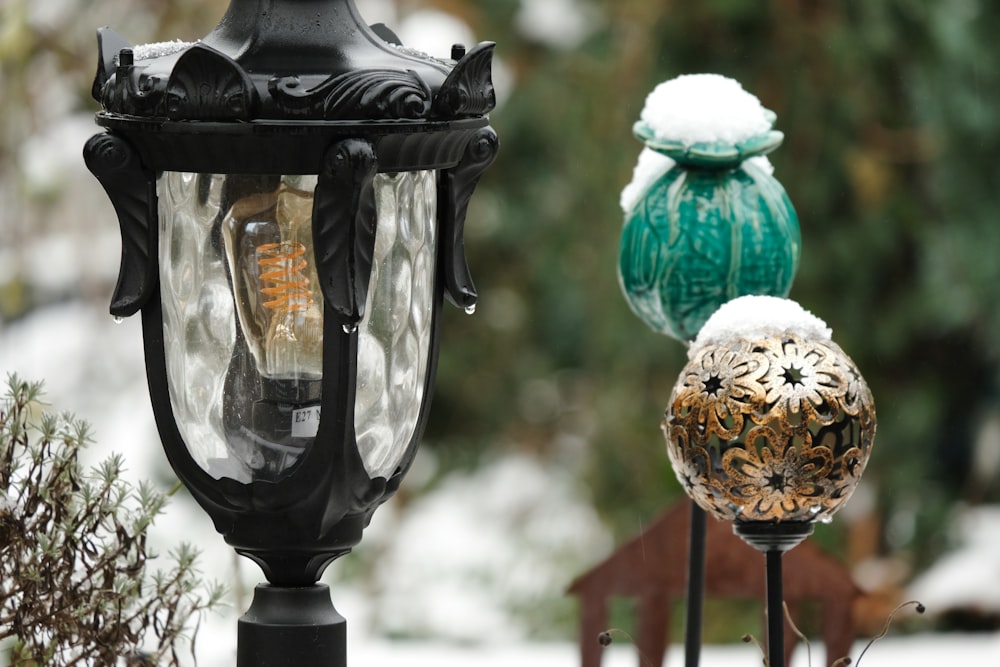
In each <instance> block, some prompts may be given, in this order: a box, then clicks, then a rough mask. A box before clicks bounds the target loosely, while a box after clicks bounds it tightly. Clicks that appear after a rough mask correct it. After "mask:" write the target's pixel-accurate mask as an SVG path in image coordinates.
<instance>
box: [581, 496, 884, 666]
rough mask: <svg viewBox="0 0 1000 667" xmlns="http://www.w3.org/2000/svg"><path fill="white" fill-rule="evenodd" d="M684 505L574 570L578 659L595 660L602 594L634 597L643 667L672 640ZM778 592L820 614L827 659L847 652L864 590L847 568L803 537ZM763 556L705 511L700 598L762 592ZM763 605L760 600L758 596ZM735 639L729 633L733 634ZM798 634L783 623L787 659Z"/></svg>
mask: <svg viewBox="0 0 1000 667" xmlns="http://www.w3.org/2000/svg"><path fill="white" fill-rule="evenodd" d="M689 526H690V510H689V503H688V502H687V501H683V502H679V503H678V504H676V505H675V506H673V507H672V508H670V509H669V510H667V512H666V513H664V514H663V515H662V516H660V517H659V518H658V519H657V520H656V522H655V523H653V524H651V525H650V526H648V527H647V528H646V529H645V530H643V531H642V533H640V534H639V535H637V536H636V537H634V538H632V539H631V540H630V541H629V542H627V543H625V544H624V545H622V546H621V547H620V548H619V549H617V550H616V551H615V552H614V553H612V554H611V555H610V556H608V557H607V558H606V559H605V560H604V561H603V562H601V563H600V564H598V565H597V566H595V567H594V568H593V569H591V570H590V571H589V572H586V573H584V574H582V575H581V576H579V577H578V578H577V579H576V580H575V581H574V582H573V583H572V584H571V585H570V587H569V591H568V592H569V593H571V594H572V595H576V596H577V597H579V598H580V615H581V638H580V639H581V652H582V665H583V667H599V665H600V664H601V651H602V648H603V647H602V646H601V645H600V643H599V642H598V636H599V635H600V633H602V632H603V631H605V630H607V629H608V601H609V600H610V599H611V598H615V597H625V598H635V599H636V600H637V602H638V604H637V607H636V622H637V626H638V627H637V628H636V629H635V631H634V635H635V641H636V648H637V649H638V650H639V656H640V657H639V660H640V666H641V667H660V665H662V664H663V660H664V657H665V656H666V651H667V646H668V645H669V643H670V637H669V622H670V609H671V605H672V603H673V601H674V600H678V599H684V597H685V595H686V591H687V588H686V581H687V551H688V535H689ZM783 567H784V598H785V603H786V604H787V605H788V609H789V613H790V614H791V616H792V618H796V617H797V611H798V609H799V608H800V606H801V604H802V603H803V602H806V601H817V602H818V603H819V605H820V610H821V611H820V613H821V616H822V637H823V643H824V644H825V646H826V656H827V658H826V664H828V665H829V664H831V663H833V662H834V661H835V660H837V659H839V658H842V657H844V656H846V655H847V654H848V652H849V651H850V648H851V644H852V642H853V641H854V637H855V631H854V625H853V621H852V614H851V609H852V606H853V605H854V602H855V600H856V599H858V598H859V597H860V596H862V595H864V593H863V592H862V591H861V589H860V588H858V586H857V585H856V584H855V582H854V580H853V579H852V578H851V576H850V574H849V573H848V571H847V568H846V567H845V566H844V565H843V564H841V563H839V562H838V561H836V560H835V559H833V558H831V557H830V556H829V555H827V554H826V553H824V552H823V551H822V550H820V549H819V548H818V547H817V546H816V545H814V544H812V543H811V542H809V541H808V540H807V541H806V542H804V543H802V544H800V545H799V546H797V547H795V548H794V549H792V550H791V551H789V552H787V553H786V554H785V556H784V565H783ZM764 593H765V582H764V556H763V554H761V553H760V552H759V551H757V550H755V549H753V548H752V547H750V546H748V545H747V544H745V543H744V542H743V541H742V540H741V539H740V538H738V537H737V536H736V535H734V534H733V531H732V526H731V524H729V523H725V522H722V521H717V520H714V519H712V518H711V517H709V519H708V530H707V535H706V582H705V596H706V598H756V599H759V600H761V601H763V600H764ZM762 609H763V602H762ZM735 639H737V638H735V637H734V640H735ZM796 641H797V637H796V636H795V634H794V633H793V632H792V631H791V629H790V628H789V627H788V626H787V622H786V628H785V664H790V663H789V660H790V657H791V652H792V649H793V648H794V647H795V643H796Z"/></svg>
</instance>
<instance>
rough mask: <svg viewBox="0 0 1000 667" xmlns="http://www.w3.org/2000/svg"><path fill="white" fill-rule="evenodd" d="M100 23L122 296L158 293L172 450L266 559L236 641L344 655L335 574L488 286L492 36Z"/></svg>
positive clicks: (222, 522)
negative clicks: (448, 308) (202, 33)
mask: <svg viewBox="0 0 1000 667" xmlns="http://www.w3.org/2000/svg"><path fill="white" fill-rule="evenodd" d="M98 39H99V47H100V54H99V60H98V70H97V76H96V79H95V82H94V96H95V98H96V99H97V100H98V101H99V102H100V103H101V104H102V106H103V110H102V111H101V112H99V113H98V114H97V123H98V124H99V125H101V126H103V127H104V128H105V129H106V132H105V133H102V134H99V135H96V136H95V137H93V138H92V139H91V140H90V141H89V142H88V143H87V146H86V148H85V150H84V154H85V158H86V161H87V165H88V167H89V168H90V170H91V171H92V172H93V173H94V174H95V176H97V178H98V179H99V180H100V182H101V184H102V185H103V186H104V188H105V190H106V191H107V193H108V195H109V197H110V198H111V200H112V203H113V204H114V207H115V210H116V212H117V214H118V217H119V222H120V225H121V230H122V239H123V253H122V265H121V274H120V278H119V282H118V286H117V288H116V291H115V295H114V298H113V301H112V304H111V312H112V314H113V315H114V316H116V317H127V316H130V315H133V314H134V313H136V312H138V311H140V310H141V311H142V320H143V338H144V342H145V352H146V365H147V374H148V379H149V388H150V396H151V399H152V404H153V409H154V414H155V416H156V421H157V426H158V429H159V432H160V436H161V439H162V441H163V445H164V449H165V451H166V454H167V458H168V460H169V461H170V464H171V466H172V467H173V469H174V470H175V471H176V473H177V475H178V477H179V478H180V479H181V480H182V481H183V482H184V484H185V485H186V486H187V487H188V489H189V490H190V491H191V493H192V495H193V496H194V497H195V498H196V499H197V501H198V502H199V503H200V504H201V506H202V507H203V508H204V509H205V510H206V511H207V512H208V513H209V515H210V516H211V517H212V519H213V521H214V523H215V526H216V528H217V529H218V531H219V532H220V533H222V535H223V536H224V537H225V539H226V541H227V542H228V543H229V544H230V545H232V546H233V547H234V548H235V549H236V551H238V552H239V553H240V554H242V555H245V556H247V557H249V558H251V559H252V560H254V561H255V562H257V563H258V564H259V565H260V566H261V568H262V569H263V571H264V574H265V575H266V577H267V579H268V582H269V585H262V586H259V587H258V589H257V592H256V594H255V599H254V603H253V606H252V607H251V609H250V611H248V612H247V614H246V615H245V616H244V617H243V618H242V619H241V621H240V640H239V651H238V656H239V657H238V664H239V665H241V666H248V665H258V664H259V665H270V664H292V663H295V664H304V665H311V664H324V665H326V664H343V663H344V662H345V657H344V655H345V653H346V650H345V640H344V621H343V619H342V618H341V617H340V616H339V615H338V614H337V613H336V611H335V610H334V609H333V606H332V605H331V604H330V599H329V593H328V591H327V590H326V588H325V587H324V586H321V585H316V582H317V581H318V579H319V577H320V575H321V574H322V572H323V570H324V569H325V567H326V566H327V565H328V564H329V563H330V562H331V561H333V560H334V559H335V558H337V557H339V556H341V555H343V554H345V553H347V552H348V551H350V549H351V548H352V547H353V546H354V545H355V544H357V542H358V541H359V540H360V538H361V533H362V530H363V528H364V527H365V526H366V525H367V523H368V521H369V520H370V518H371V516H372V513H373V512H374V511H375V509H376V508H377V507H378V506H379V505H380V504H381V503H383V502H384V501H385V500H386V499H388V497H389V496H390V495H392V493H393V492H394V491H395V490H396V489H397V487H398V486H399V484H400V481H401V480H402V477H403V475H404V474H405V473H406V471H407V469H408V467H409V465H410V463H411V461H412V460H413V457H414V455H415V453H416V448H417V445H418V442H419V439H420V436H421V433H422V430H423V426H424V423H425V421H426V418H427V413H428V405H429V402H430V396H431V391H432V385H433V379H434V374H435V366H436V358H437V351H438V340H439V324H440V313H439V311H440V305H441V303H442V301H443V297H444V296H447V297H448V299H449V300H450V301H452V302H453V303H455V304H456V305H458V306H460V307H462V308H466V309H468V310H471V309H472V308H473V306H474V305H475V301H476V291H475V288H474V286H473V283H472V280H471V278H470V276H469V272H468V268H467V266H466V262H465V257H464V241H463V227H464V221H465V215H466V209H467V206H468V203H469V200H470V197H471V195H472V193H473V190H474V189H475V186H476V184H477V181H478V179H479V177H480V175H481V174H482V172H483V171H484V170H485V169H486V168H487V167H488V166H489V164H490V163H491V162H492V160H493V159H494V157H495V155H496V151H497V147H498V144H497V139H496V135H495V133H494V132H493V130H492V129H491V128H490V127H489V122H488V118H487V114H488V113H489V111H490V110H491V109H492V108H493V106H494V104H495V96H494V92H493V87H492V82H491V63H492V52H493V44H491V43H484V44H480V45H479V46H477V47H475V48H473V49H472V50H470V51H469V52H468V53H466V51H465V49H464V47H461V46H456V47H453V48H452V50H451V57H450V58H434V57H431V56H428V55H425V54H422V53H419V52H416V51H414V50H411V49H407V48H405V47H404V46H402V45H401V44H400V43H399V40H398V39H397V38H396V37H395V35H393V34H392V32H391V31H389V30H388V29H387V28H385V27H384V26H381V25H379V26H372V27H369V26H367V25H365V24H364V22H363V21H362V20H361V18H360V16H359V14H358V12H357V9H356V8H355V7H354V4H353V2H352V0H323V1H313V2H304V1H302V0H232V1H231V4H230V7H229V9H228V12H227V13H226V15H225V17H224V18H223V19H222V21H221V22H220V24H219V25H218V26H217V27H216V28H215V29H214V30H213V31H212V32H210V33H209V34H208V35H207V36H206V37H205V38H204V39H202V40H200V41H198V42H196V43H191V44H187V43H181V42H167V43H161V44H153V45H145V46H136V47H132V46H130V45H128V44H127V43H126V42H125V40H124V39H122V38H121V37H119V36H118V35H116V34H115V33H114V32H112V31H110V30H109V29H107V28H105V29H102V30H101V31H99V33H98ZM331 660H333V661H335V662H333V663H331Z"/></svg>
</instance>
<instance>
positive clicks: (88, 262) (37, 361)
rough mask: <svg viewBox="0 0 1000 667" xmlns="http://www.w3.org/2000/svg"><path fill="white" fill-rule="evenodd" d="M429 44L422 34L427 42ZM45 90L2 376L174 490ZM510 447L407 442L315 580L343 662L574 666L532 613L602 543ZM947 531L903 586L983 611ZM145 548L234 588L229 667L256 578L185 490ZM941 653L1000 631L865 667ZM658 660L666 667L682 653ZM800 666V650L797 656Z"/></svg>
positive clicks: (894, 651)
mask: <svg viewBox="0 0 1000 667" xmlns="http://www.w3.org/2000/svg"><path fill="white" fill-rule="evenodd" d="M60 5H61V3H60V2H51V3H50V2H45V3H37V2H36V3H33V4H32V5H31V7H32V11H33V12H34V13H35V14H34V17H33V19H32V20H34V21H36V22H38V23H40V24H42V25H44V24H45V23H46V22H55V21H56V20H57V19H56V17H57V16H58V14H57V13H56V12H58V11H59V7H60ZM358 5H359V8H360V9H361V11H362V13H363V14H364V15H365V17H366V18H367V19H368V20H369V21H371V22H378V21H384V22H386V23H387V24H389V25H392V26H394V27H396V28H397V32H398V33H399V34H400V36H401V37H402V39H403V41H404V43H406V44H408V45H410V46H413V47H416V48H422V49H424V50H428V51H432V50H433V49H434V48H435V46H436V45H439V44H442V43H448V44H450V43H452V42H464V43H474V42H476V41H478V39H477V37H478V36H476V35H473V34H472V33H471V30H470V29H469V28H468V26H466V25H465V24H463V23H462V22H461V21H459V20H458V19H456V18H454V17H453V16H451V15H448V14H446V13H443V12H440V11H436V10H434V11H431V10H428V11H423V12H414V13H408V14H406V15H405V16H401V15H400V13H399V12H398V10H397V8H396V4H395V3H394V2H392V1H390V0H359V2H358ZM589 7H590V5H586V7H583V6H576V4H575V2H574V0H545V1H544V2H543V1H542V0H524V1H523V2H522V3H521V5H520V9H519V10H518V12H517V13H516V15H515V24H516V25H517V26H518V27H519V29H520V30H522V31H523V32H524V34H525V35H526V36H529V37H531V38H532V39H536V40H550V41H551V44H550V46H552V47H553V48H558V49H572V48H573V47H574V46H575V45H576V44H578V43H579V40H582V39H583V38H584V37H586V35H587V34H588V32H589V30H590V29H591V26H592V25H593V22H594V21H595V20H596V18H595V15H594V10H592V9H590V8H589ZM557 27H558V29H557ZM428 35H433V42H432V43H426V42H424V41H423V40H424V39H425V38H426V37H427V36H428ZM496 79H497V86H498V90H499V93H500V103H501V105H502V104H503V101H504V99H505V96H506V95H509V94H510V89H511V86H512V83H511V80H510V74H509V72H508V70H507V67H506V65H505V64H504V63H503V62H499V63H498V65H497V69H496ZM49 94H50V95H51V96H52V99H51V100H49V101H48V103H47V104H46V105H44V106H45V108H47V109H49V110H50V112H51V114H52V117H51V118H50V119H47V120H48V121H49V122H47V123H45V127H46V128H47V129H45V130H44V131H42V132H40V133H38V134H34V135H32V136H31V137H30V138H28V139H27V140H26V141H24V142H23V144H22V145H21V148H20V152H19V154H18V155H17V160H18V161H19V163H20V165H21V170H22V172H23V174H24V178H25V186H26V189H27V190H28V191H31V192H35V193H38V192H46V191H48V190H53V191H54V190H56V189H58V190H59V191H60V192H61V193H62V196H61V197H59V198H56V199H53V200H52V201H50V202H48V203H47V204H46V208H45V216H44V220H45V222H44V224H42V225H40V226H39V227H38V228H31V229H28V228H27V225H26V223H25V222H24V221H25V220H27V219H28V216H27V215H25V214H24V211H23V210H22V209H20V208H19V207H20V206H21V204H19V203H18V201H17V200H16V198H14V197H13V196H12V195H11V192H10V189H9V188H7V187H3V188H0V195H2V196H3V197H4V204H5V209H6V215H4V217H3V224H4V228H3V230H2V231H3V232H4V236H7V237H8V238H10V237H16V238H18V239H19V241H20V242H19V243H18V244H17V245H16V246H14V245H13V244H11V245H6V246H4V247H0V285H2V284H5V283H7V282H8V279H9V278H10V277H11V276H14V275H18V274H24V275H29V276H30V282H31V285H30V286H31V290H32V292H33V298H34V299H35V300H36V301H37V302H38V303H40V304H43V305H42V306H41V307H39V308H37V309H36V310H34V311H33V312H31V313H30V314H29V315H28V316H26V317H23V318H21V319H18V320H16V321H13V322H3V321H0V373H4V374H6V373H8V372H16V373H18V374H20V375H21V376H23V377H25V378H27V379H43V380H44V381H45V383H46V389H47V396H48V400H49V402H50V403H51V404H52V405H53V406H54V407H56V408H57V409H59V410H69V411H72V412H74V413H76V414H77V415H78V416H80V417H83V418H85V419H87V420H88V421H90V422H91V423H92V424H93V425H94V433H95V437H96V441H97V443H98V445H97V446H95V447H94V448H93V450H92V451H91V452H90V457H91V460H92V461H94V462H96V461H97V460H98V459H100V458H103V457H104V456H106V455H107V454H108V453H109V452H111V451H116V452H121V453H123V454H124V455H125V457H126V460H127V464H128V468H129V471H130V475H131V476H133V477H134V478H135V479H137V480H138V479H143V478H146V479H153V480H156V481H158V482H159V483H160V484H161V486H162V487H163V488H169V487H170V486H171V485H172V474H171V473H170V471H169V470H168V468H167V464H166V461H165V459H164V456H163V454H162V450H161V448H160V445H159V442H158V438H157V435H156V429H155V426H154V423H153V418H152V414H151V411H150V408H149V404H148V395H147V392H146V387H145V374H144V366H143V359H142V348H141V335H140V330H139V329H140V327H139V321H138V318H137V317H136V318H131V319H129V320H126V321H125V322H123V323H120V324H117V323H115V322H114V321H113V320H112V318H111V317H110V316H109V315H108V314H107V300H108V299H109V297H110V286H111V285H113V283H114V280H115V278H116V276H117V267H118V258H119V250H120V242H119V238H118V231H117V224H116V223H115V217H114V213H113V210H112V209H111V206H110V204H109V202H108V201H107V198H106V196H105V195H104V193H103V191H102V190H101V189H100V188H99V187H98V186H97V184H96V182H95V181H94V180H93V178H92V176H91V175H90V174H89V173H88V172H87V171H86V170H85V168H84V166H83V164H82V160H81V158H80V151H81V147H82V146H83V143H84V142H85V141H86V139H87V138H88V137H89V136H90V135H91V134H93V133H94V132H95V127H94V125H93V121H92V115H91V114H89V113H87V114H75V113H65V112H64V110H66V109H69V108H71V106H72V105H71V101H70V100H67V99H63V98H60V94H61V93H60V92H59V89H58V88H55V89H54V90H53V92H51V93H49ZM501 108H502V106H501ZM0 185H2V184H0ZM81 248H85V249H86V252H85V253H81V252H80V249H81ZM445 336H447V334H445ZM516 451H518V449H517V448H516V447H511V448H510V452H511V453H510V454H507V455H501V456H498V457H497V458H496V460H494V461H492V462H491V464H490V465H485V466H483V467H482V468H480V469H479V470H477V471H475V472H473V473H469V474H461V475H460V474H449V475H445V476H443V477H442V476H441V475H439V474H437V469H438V465H437V462H436V461H435V460H434V457H433V455H432V454H431V453H429V451H422V452H421V454H420V455H419V456H418V459H417V462H416V464H415V466H414V469H413V471H412V472H411V473H410V475H409V476H408V478H407V480H406V481H405V482H404V490H403V492H402V493H401V494H400V497H399V498H397V499H394V500H393V501H392V502H391V503H389V504H388V505H386V506H385V507H383V508H381V509H380V510H379V512H378V513H377V514H376V516H375V520H374V522H373V524H372V526H371V527H370V529H369V530H368V531H367V532H366V535H365V539H364V541H363V543H362V545H361V547H360V548H359V549H358V550H357V551H356V552H355V553H354V554H352V555H349V556H347V557H345V558H344V559H342V561H341V562H337V563H334V564H333V565H332V566H331V567H330V568H329V570H328V574H327V577H326V578H325V581H327V582H328V583H329V584H330V585H331V588H332V590H333V598H334V603H335V604H336V605H337V607H338V609H339V610H340V611H341V613H343V614H344V615H345V616H346V617H347V618H348V622H349V626H348V627H349V634H350V659H351V662H352V664H372V665H375V664H384V663H385V662H386V661H388V660H395V661H399V662H403V663H405V664H407V665H410V666H411V667H421V666H422V665H435V667H450V666H451V665H455V666H458V665H463V666H465V665H469V664H474V665H476V666H477V667H490V666H492V665H501V664H503V665H520V666H524V667H532V666H534V665H539V666H541V665H546V666H547V667H559V666H566V667H569V666H570V665H574V664H578V657H577V648H576V646H575V644H574V641H575V638H573V637H570V636H557V637H552V636H551V634H550V633H547V632H545V629H544V625H545V619H546V617H547V616H548V615H550V614H551V615H559V616H561V617H566V616H572V615H573V614H574V613H575V607H574V605H573V604H572V602H570V601H568V600H566V599H565V598H564V597H563V594H562V592H563V590H564V589H565V587H566V586H567V585H568V583H569V581H570V580H571V579H572V578H573V577H574V576H575V575H576V574H578V573H579V572H581V571H583V570H585V569H587V568H588V567H589V566H590V565H592V564H594V563H595V562H597V561H598V560H600V559H601V558H602V557H603V556H604V555H606V554H607V553H608V552H609V551H610V550H611V549H612V548H613V546H614V545H613V542H612V539H611V537H610V533H609V531H608V530H607V529H606V528H605V527H604V526H603V525H602V523H601V521H600V519H599V517H598V516H597V515H596V513H595V511H594V510H593V509H592V506H591V503H590V502H589V500H588V497H587V490H586V489H585V488H581V485H580V484H579V481H578V479H577V478H576V476H575V475H574V471H573V470H572V469H567V468H565V467H555V466H553V465H547V464H545V463H543V462H540V461H538V460H536V459H534V458H532V457H529V456H526V455H523V454H517V453H513V452H516ZM956 530H957V531H958V534H957V535H956V543H957V544H959V545H961V548H959V549H956V550H955V551H954V552H953V553H951V554H950V555H948V556H947V557H945V558H943V559H942V560H941V561H940V562H939V563H938V564H937V565H936V566H934V567H932V568H931V569H930V570H929V571H928V572H927V573H926V574H925V575H924V576H923V577H921V578H919V579H917V581H915V582H914V583H913V585H912V587H911V590H910V591H908V592H909V593H911V594H912V595H913V596H914V597H917V598H919V599H921V600H922V601H923V602H924V603H925V604H926V605H927V606H928V608H929V609H930V610H931V612H933V610H934V609H935V608H939V609H940V608H946V607H949V606H953V605H954V606H962V607H967V608H968V607H971V608H981V609H986V610H996V609H997V606H998V604H1000V512H998V511H996V510H991V509H990V508H985V509H984V508H980V509H977V510H975V511H970V512H968V513H967V514H965V516H964V519H963V520H962V521H961V522H959V523H958V524H957V525H956ZM152 539H153V543H154V545H159V551H160V552H161V553H165V552H166V551H168V550H169V549H170V547H171V546H172V545H174V544H175V543H176V542H177V540H179V539H180V540H185V541H189V542H191V543H193V544H196V545H198V546H199V547H200V548H201V549H202V550H203V552H204V555H203V558H202V559H201V563H202V569H203V571H204V572H205V575H206V577H207V578H209V579H218V580H221V581H224V582H226V583H227V584H228V585H229V586H230V588H231V591H232V594H231V599H230V600H229V603H230V606H229V609H228V611H227V612H225V613H222V614H219V615H216V616H213V617H210V618H208V619H206V627H205V629H204V630H203V632H202V635H201V643H200V644H199V648H198V652H199V656H200V657H201V660H200V663H201V664H202V665H209V666H212V665H225V664H232V651H233V646H234V645H235V619H236V617H237V616H238V615H239V614H240V613H241V612H242V610H243V609H245V608H246V606H247V605H248V603H249V597H250V595H251V594H252V589H253V586H254V585H255V584H256V583H258V582H259V581H261V579H262V577H261V576H260V574H259V572H258V571H257V570H256V568H255V567H254V566H253V565H252V564H250V563H249V562H247V561H244V560H242V559H239V558H237V557H235V556H234V555H233V554H232V552H231V550H230V549H229V548H228V547H226V546H225V545H224V544H223V542H222V539H221V538H220V537H219V536H218V535H216V533H215V532H214V530H213V529H212V527H211V524H210V522H209V520H208V518H207V516H206V515H204V514H203V513H202V512H201V511H200V510H199V509H198V508H197V507H196V506H195V505H194V503H193V502H192V501H191V500H190V499H188V498H186V497H184V496H183V495H180V494H179V495H178V497H176V498H175V499H174V500H173V502H172V503H171V505H170V507H169V508H168V511H167V513H166V514H165V515H164V516H163V517H161V519H160V520H159V521H158V522H157V524H156V525H155V527H154V533H153V538H152ZM538 637H546V640H545V641H541V640H539V639H537V638H538ZM625 644H627V642H624V641H618V642H616V644H615V645H614V646H612V647H610V648H609V649H607V651H606V657H607V659H606V661H605V664H607V665H611V666H612V667H618V666H619V665H634V664H636V658H635V655H634V651H632V650H631V648H630V647H628V646H626V645H625ZM946 661H951V662H952V663H955V664H962V665H995V664H1000V636H997V635H996V634H981V635H943V636H926V635H920V636H914V637H905V638H901V637H890V638H889V639H886V640H884V641H883V642H881V643H879V644H877V645H876V646H875V647H874V648H873V649H872V650H871V651H870V652H869V654H868V655H867V656H866V657H865V660H864V662H863V664H864V665H866V667H876V666H877V665H908V666H913V667H920V666H921V665H941V664H942V663H945V662H946ZM668 664H669V665H680V664H681V656H680V649H679V647H676V646H675V647H674V649H673V650H672V652H671V654H670V656H669V660H668ZM737 664H739V665H754V664H760V660H759V657H758V656H757V654H756V653H755V649H754V648H753V647H751V646H747V645H742V644H741V645H737V646H726V647H708V648H707V649H706V651H705V656H704V660H703V665H705V667H713V666H720V667H721V666H723V665H726V666H728V665H737ZM805 664H806V662H805V654H804V652H802V651H801V650H800V651H799V653H798V654H797V656H796V661H795V662H794V663H793V667H801V666H804V665H805ZM813 664H814V665H816V664H819V660H818V658H816V657H814V659H813Z"/></svg>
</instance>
